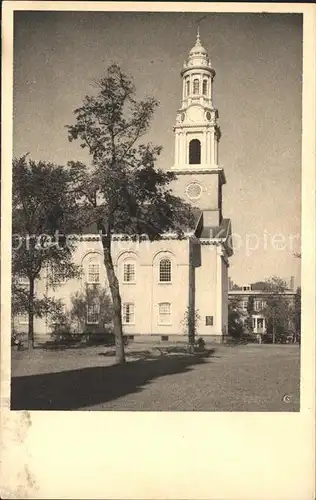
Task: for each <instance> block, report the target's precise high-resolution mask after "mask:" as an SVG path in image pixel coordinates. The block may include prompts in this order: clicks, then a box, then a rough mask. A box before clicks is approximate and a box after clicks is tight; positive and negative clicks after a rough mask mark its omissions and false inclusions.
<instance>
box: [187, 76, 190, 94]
mask: <svg viewBox="0 0 316 500" xmlns="http://www.w3.org/2000/svg"><path fill="white" fill-rule="evenodd" d="M189 94H190V80H187V95H189Z"/></svg>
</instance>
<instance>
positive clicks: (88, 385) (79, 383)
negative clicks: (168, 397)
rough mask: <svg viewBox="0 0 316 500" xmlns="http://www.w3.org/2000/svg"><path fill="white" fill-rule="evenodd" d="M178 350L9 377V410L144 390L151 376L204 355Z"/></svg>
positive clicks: (77, 403) (68, 405)
mask: <svg viewBox="0 0 316 500" xmlns="http://www.w3.org/2000/svg"><path fill="white" fill-rule="evenodd" d="M210 354H211V353H200V354H199V355H189V354H179V355H176V356H159V357H155V358H151V357H149V358H147V359H139V360H135V361H131V362H128V363H125V364H124V365H111V366H105V367H100V366H98V367H92V368H83V369H78V370H69V371H63V372H57V373H45V374H38V375H31V376H23V377H13V378H12V380H11V410H76V409H80V408H85V407H90V406H94V405H99V404H102V403H106V402H107V401H111V400H113V399H117V398H119V397H121V396H124V395H126V394H130V393H135V392H139V391H141V390H143V388H144V386H145V385H146V384H147V383H148V382H150V381H151V380H153V379H156V378H158V377H162V376H165V375H172V374H176V373H183V372H187V371H188V370H190V367H191V366H193V365H197V364H202V363H204V359H205V357H206V356H209V355H210Z"/></svg>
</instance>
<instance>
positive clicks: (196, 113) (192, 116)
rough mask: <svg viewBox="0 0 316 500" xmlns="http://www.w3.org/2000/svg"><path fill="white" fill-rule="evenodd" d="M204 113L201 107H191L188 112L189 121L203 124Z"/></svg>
mask: <svg viewBox="0 0 316 500" xmlns="http://www.w3.org/2000/svg"><path fill="white" fill-rule="evenodd" d="M203 115H204V111H203V109H202V108H201V107H199V106H191V108H189V109H188V111H187V116H188V120H189V121H190V122H201V121H202V120H203Z"/></svg>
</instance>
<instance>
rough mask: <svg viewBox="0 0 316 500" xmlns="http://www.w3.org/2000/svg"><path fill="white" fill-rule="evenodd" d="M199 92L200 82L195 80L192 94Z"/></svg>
mask: <svg viewBox="0 0 316 500" xmlns="http://www.w3.org/2000/svg"><path fill="white" fill-rule="evenodd" d="M199 92H200V82H199V80H198V79H197V78H195V79H194V80H193V94H199Z"/></svg>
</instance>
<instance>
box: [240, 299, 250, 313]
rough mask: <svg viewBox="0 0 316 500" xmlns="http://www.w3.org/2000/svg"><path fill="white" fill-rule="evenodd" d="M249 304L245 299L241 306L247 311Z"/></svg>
mask: <svg viewBox="0 0 316 500" xmlns="http://www.w3.org/2000/svg"><path fill="white" fill-rule="evenodd" d="M247 306H248V301H247V300H243V301H242V303H241V307H242V309H243V311H247Z"/></svg>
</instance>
